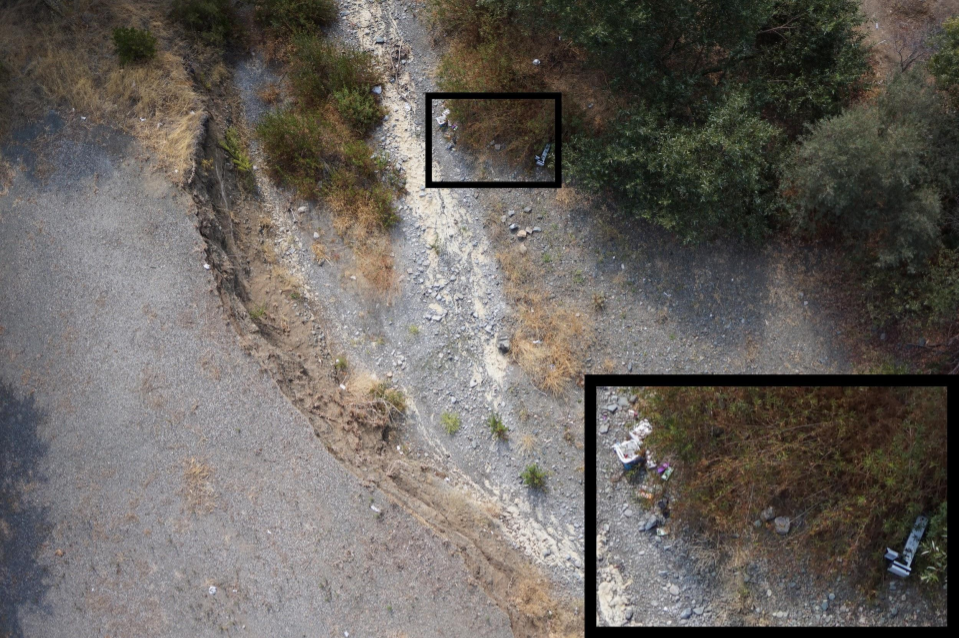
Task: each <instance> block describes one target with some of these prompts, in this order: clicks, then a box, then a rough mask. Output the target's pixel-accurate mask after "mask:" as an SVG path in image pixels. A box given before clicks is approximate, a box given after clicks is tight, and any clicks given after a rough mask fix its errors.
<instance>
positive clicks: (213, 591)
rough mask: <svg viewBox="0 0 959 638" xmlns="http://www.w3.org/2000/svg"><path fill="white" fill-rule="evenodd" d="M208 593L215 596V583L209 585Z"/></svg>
mask: <svg viewBox="0 0 959 638" xmlns="http://www.w3.org/2000/svg"><path fill="white" fill-rule="evenodd" d="M210 595H211V596H216V585H210Z"/></svg>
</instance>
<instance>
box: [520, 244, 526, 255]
mask: <svg viewBox="0 0 959 638" xmlns="http://www.w3.org/2000/svg"><path fill="white" fill-rule="evenodd" d="M519 254H520V255H525V254H526V244H520V245H519Z"/></svg>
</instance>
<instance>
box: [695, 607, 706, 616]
mask: <svg viewBox="0 0 959 638" xmlns="http://www.w3.org/2000/svg"><path fill="white" fill-rule="evenodd" d="M703 611H704V609H703V608H702V607H693V613H694V614H696V615H697V616H702V615H703Z"/></svg>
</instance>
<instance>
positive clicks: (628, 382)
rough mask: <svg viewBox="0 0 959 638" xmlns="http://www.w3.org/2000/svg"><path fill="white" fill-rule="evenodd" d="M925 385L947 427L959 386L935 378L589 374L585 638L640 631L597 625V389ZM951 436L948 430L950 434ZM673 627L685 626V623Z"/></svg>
mask: <svg viewBox="0 0 959 638" xmlns="http://www.w3.org/2000/svg"><path fill="white" fill-rule="evenodd" d="M650 385H652V386H657V385H658V386H723V385H724V386H738V387H750V386H751V387H758V386H767V387H768V386H877V387H878V386H887V387H899V386H923V387H944V388H946V406H947V407H946V410H947V412H946V414H947V419H948V422H947V428H948V423H952V422H953V421H954V420H955V416H956V407H955V404H956V402H955V392H956V389H955V388H956V383H955V380H954V379H949V378H946V377H941V376H934V375H915V374H908V375H863V374H857V375H825V374H788V375H787V374H784V375H756V376H750V375H731V374H717V375H709V374H690V375H678V374H640V375H636V374H587V375H586V376H585V379H584V383H583V391H584V392H585V397H584V399H583V406H584V407H583V409H584V410H585V415H586V419H585V420H586V424H585V425H586V428H585V430H584V439H583V457H584V458H583V463H584V468H583V473H584V476H583V498H584V513H585V517H586V520H585V521H584V524H583V551H584V555H583V563H584V565H585V568H586V569H585V573H584V578H583V581H584V584H585V585H586V587H587V588H590V587H591V588H592V591H589V590H587V591H585V592H584V597H585V598H584V611H583V613H584V617H583V620H584V621H585V628H586V635H587V636H592V635H593V634H594V633H603V632H607V631H617V630H624V631H629V630H630V629H632V630H633V631H635V630H636V628H635V627H632V628H630V627H625V628H616V627H596V626H595V625H593V624H592V623H593V618H595V617H596V614H597V609H596V587H597V583H596V578H597V567H596V558H595V556H596V531H597V529H598V525H597V520H596V489H597V481H596V466H597V462H596V459H597V456H596V455H597V453H598V450H597V448H596V435H595V432H596V408H597V405H596V389H597V388H599V387H635V386H650ZM947 436H948V430H947ZM672 627H677V628H682V627H683V626H682V625H673V626H672Z"/></svg>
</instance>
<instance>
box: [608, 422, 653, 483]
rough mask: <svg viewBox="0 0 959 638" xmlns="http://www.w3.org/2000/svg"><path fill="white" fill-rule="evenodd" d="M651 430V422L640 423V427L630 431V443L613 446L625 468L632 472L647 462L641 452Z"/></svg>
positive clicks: (625, 442) (624, 442)
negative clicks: (644, 440)
mask: <svg viewBox="0 0 959 638" xmlns="http://www.w3.org/2000/svg"><path fill="white" fill-rule="evenodd" d="M651 430H652V426H651V425H650V424H649V421H648V420H647V419H643V420H642V421H640V422H639V425H637V426H636V427H634V428H633V429H632V430H631V431H630V433H629V440H628V441H623V442H622V443H616V444H615V445H613V449H614V450H616V456H618V457H619V461H620V463H622V464H623V468H625V469H627V470H631V469H633V468H634V467H636V466H637V465H639V464H640V463H641V462H645V460H646V457H645V456H643V455H641V454H640V452H641V451H642V449H643V439H645V438H646V435H648V434H649V433H650V431H651Z"/></svg>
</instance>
